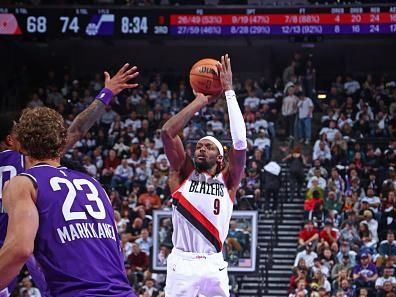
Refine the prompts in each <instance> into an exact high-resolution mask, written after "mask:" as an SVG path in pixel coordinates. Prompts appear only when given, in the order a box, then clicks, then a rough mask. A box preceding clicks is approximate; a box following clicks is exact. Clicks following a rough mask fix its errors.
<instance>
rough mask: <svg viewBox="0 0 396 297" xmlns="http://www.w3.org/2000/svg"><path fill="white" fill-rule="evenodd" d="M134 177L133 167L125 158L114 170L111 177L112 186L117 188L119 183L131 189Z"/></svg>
mask: <svg viewBox="0 0 396 297" xmlns="http://www.w3.org/2000/svg"><path fill="white" fill-rule="evenodd" d="M132 177H133V169H132V167H130V166H129V165H128V160H127V159H123V160H122V161H121V164H120V165H118V166H117V168H116V169H115V170H114V175H113V177H112V178H111V187H112V188H113V189H115V188H116V187H118V185H120V184H121V185H122V186H123V187H124V188H125V189H126V190H127V191H129V190H130V189H131V184H132Z"/></svg>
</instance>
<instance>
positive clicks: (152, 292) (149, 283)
mask: <svg viewBox="0 0 396 297" xmlns="http://www.w3.org/2000/svg"><path fill="white" fill-rule="evenodd" d="M142 288H143V289H144V290H145V293H147V294H148V296H149V297H157V296H158V294H159V292H158V289H157V288H156V287H155V280H154V279H152V278H149V279H146V280H145V282H144V286H143V287H142Z"/></svg>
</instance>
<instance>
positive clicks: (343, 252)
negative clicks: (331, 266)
mask: <svg viewBox="0 0 396 297" xmlns="http://www.w3.org/2000/svg"><path fill="white" fill-rule="evenodd" d="M356 255H357V254H356V252H355V251H354V250H352V249H351V247H350V243H349V242H348V241H342V243H341V245H340V251H339V252H338V254H337V262H338V263H341V262H342V260H343V258H344V257H346V256H347V257H348V258H349V263H350V265H351V266H353V267H354V266H355V265H356Z"/></svg>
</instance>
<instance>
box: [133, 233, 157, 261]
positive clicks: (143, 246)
mask: <svg viewBox="0 0 396 297" xmlns="http://www.w3.org/2000/svg"><path fill="white" fill-rule="evenodd" d="M135 243H136V244H138V245H139V248H140V250H141V251H142V252H145V253H146V254H147V256H149V255H150V249H151V247H152V246H153V239H152V238H151V237H150V236H149V231H148V230H147V229H146V228H144V229H142V231H141V232H140V237H139V238H138V239H136V240H135Z"/></svg>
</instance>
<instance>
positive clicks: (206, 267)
mask: <svg viewBox="0 0 396 297" xmlns="http://www.w3.org/2000/svg"><path fill="white" fill-rule="evenodd" d="M227 267H228V263H227V262H225V261H224V259H223V254H222V253H217V254H210V255H208V254H200V253H189V252H183V251H181V250H178V249H175V248H174V249H173V250H172V253H171V254H170V255H169V256H168V258H167V269H166V270H167V276H166V286H165V296H166V297H229V296H230V289H229V281H228V274H227Z"/></svg>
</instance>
